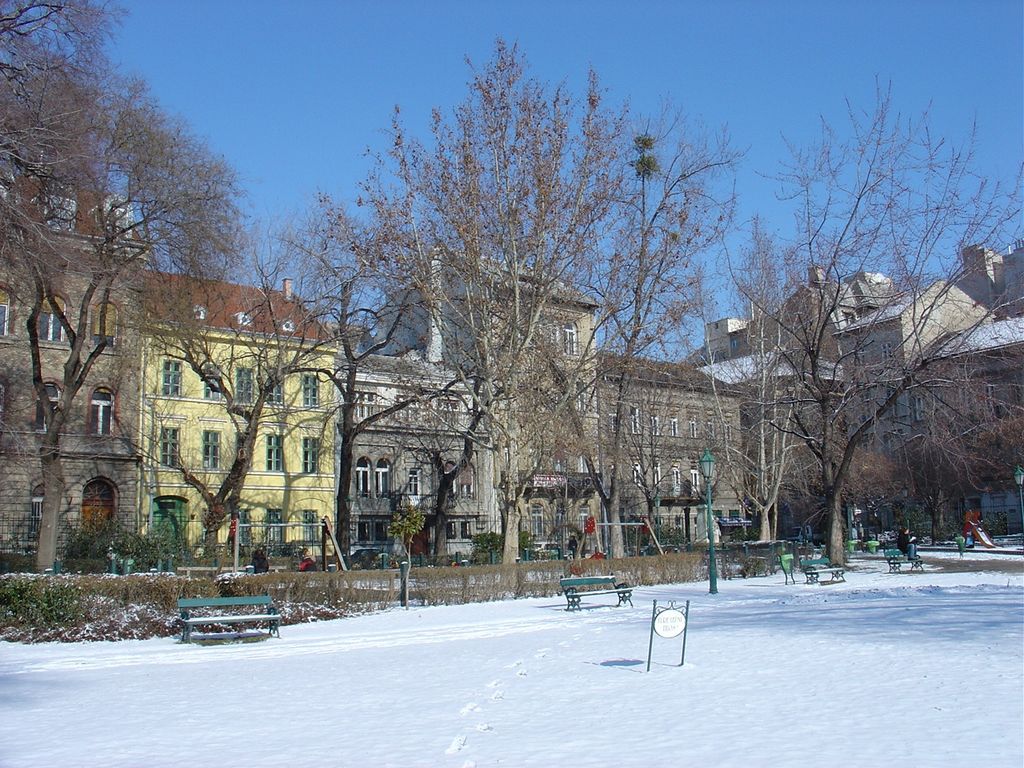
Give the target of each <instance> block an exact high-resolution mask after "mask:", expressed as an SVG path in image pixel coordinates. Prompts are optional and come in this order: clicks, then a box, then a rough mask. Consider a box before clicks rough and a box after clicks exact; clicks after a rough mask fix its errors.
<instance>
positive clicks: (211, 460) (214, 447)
mask: <svg viewBox="0 0 1024 768" xmlns="http://www.w3.org/2000/svg"><path fill="white" fill-rule="evenodd" d="M203 469H220V432H212V431H209V430H205V431H204V432H203Z"/></svg>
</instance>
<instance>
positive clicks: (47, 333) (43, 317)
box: [38, 297, 64, 341]
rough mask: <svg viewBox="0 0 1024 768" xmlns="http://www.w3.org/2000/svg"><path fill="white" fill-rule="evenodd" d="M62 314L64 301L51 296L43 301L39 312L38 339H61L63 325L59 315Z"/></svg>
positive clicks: (62, 336) (62, 337)
mask: <svg viewBox="0 0 1024 768" xmlns="http://www.w3.org/2000/svg"><path fill="white" fill-rule="evenodd" d="M63 314H64V302H63V301H61V300H60V299H58V298H56V297H53V298H51V299H49V300H44V301H43V306H42V307H41V309H40V312H39V326H38V329H39V340H40V341H63V340H64V326H62V325H61V324H60V318H61V315H63Z"/></svg>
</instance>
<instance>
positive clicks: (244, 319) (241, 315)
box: [235, 312, 252, 325]
mask: <svg viewBox="0 0 1024 768" xmlns="http://www.w3.org/2000/svg"><path fill="white" fill-rule="evenodd" d="M235 321H236V322H237V323H238V324H239V325H252V315H250V314H249V313H248V312H236V313H235Z"/></svg>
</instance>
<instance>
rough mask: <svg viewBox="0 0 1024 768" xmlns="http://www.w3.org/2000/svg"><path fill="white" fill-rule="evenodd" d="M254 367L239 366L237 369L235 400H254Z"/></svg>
mask: <svg viewBox="0 0 1024 768" xmlns="http://www.w3.org/2000/svg"><path fill="white" fill-rule="evenodd" d="M252 381H253V379H252V368H238V369H236V370H235V402H237V403H251V402H252V391H253V388H252Z"/></svg>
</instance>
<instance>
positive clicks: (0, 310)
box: [0, 288, 11, 336]
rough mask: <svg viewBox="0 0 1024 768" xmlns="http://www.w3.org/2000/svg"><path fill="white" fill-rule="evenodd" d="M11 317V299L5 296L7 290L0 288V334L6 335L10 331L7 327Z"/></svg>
mask: <svg viewBox="0 0 1024 768" xmlns="http://www.w3.org/2000/svg"><path fill="white" fill-rule="evenodd" d="M10 319H11V300H10V298H9V297H8V296H7V291H5V290H4V289H3V288H0V336H6V335H7V334H8V333H10V330H9V328H8V322H9V321H10Z"/></svg>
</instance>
